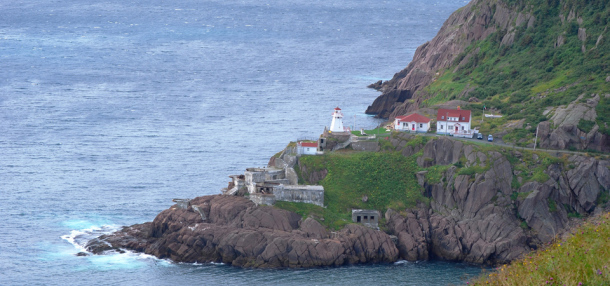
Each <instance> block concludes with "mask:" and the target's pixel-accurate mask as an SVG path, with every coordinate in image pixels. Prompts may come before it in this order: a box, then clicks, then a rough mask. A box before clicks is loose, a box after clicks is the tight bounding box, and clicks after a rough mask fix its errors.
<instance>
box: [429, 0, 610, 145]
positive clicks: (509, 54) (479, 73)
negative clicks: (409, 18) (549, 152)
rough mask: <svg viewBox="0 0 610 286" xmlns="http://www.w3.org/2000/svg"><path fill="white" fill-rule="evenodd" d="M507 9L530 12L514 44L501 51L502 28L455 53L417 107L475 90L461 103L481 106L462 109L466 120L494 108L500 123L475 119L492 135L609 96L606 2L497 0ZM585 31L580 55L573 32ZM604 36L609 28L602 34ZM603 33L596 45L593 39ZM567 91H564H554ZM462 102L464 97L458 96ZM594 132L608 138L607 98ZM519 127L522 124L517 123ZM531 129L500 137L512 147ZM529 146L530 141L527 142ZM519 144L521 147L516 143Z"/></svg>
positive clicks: (608, 10)
mask: <svg viewBox="0 0 610 286" xmlns="http://www.w3.org/2000/svg"><path fill="white" fill-rule="evenodd" d="M503 2H505V3H508V5H510V6H511V8H512V9H514V10H518V11H526V12H527V11H530V12H531V13H532V14H533V15H534V16H535V17H536V23H535V27H534V28H530V29H527V28H526V26H527V25H522V26H521V27H519V28H517V30H516V35H515V41H514V44H513V45H512V46H510V47H507V46H503V45H501V41H502V37H503V36H504V35H505V34H506V33H507V31H505V30H500V31H497V32H495V33H493V34H491V35H490V36H489V37H488V38H486V39H485V40H483V41H479V42H476V43H473V44H472V45H471V46H470V47H468V48H467V49H466V51H465V52H464V53H462V54H460V55H459V56H458V58H457V60H456V61H455V62H454V65H453V67H450V68H448V69H446V70H444V71H442V74H441V76H440V77H439V78H438V79H437V80H436V81H435V82H434V83H432V84H431V85H429V86H428V87H427V88H426V89H424V93H425V94H426V95H425V96H426V98H428V99H427V100H426V101H425V102H424V107H425V106H432V105H434V104H437V103H442V102H445V101H448V100H452V99H460V98H459V95H460V93H462V91H463V90H464V89H465V88H466V87H467V86H468V87H469V88H475V89H474V90H473V91H472V92H470V94H469V95H468V96H467V97H472V96H474V97H477V98H479V99H480V100H482V102H480V103H475V104H470V106H469V107H468V108H469V109H471V110H473V111H474V113H473V117H474V118H475V119H477V118H480V117H481V115H482V111H481V110H482V109H483V106H486V107H487V108H495V109H497V110H500V111H501V113H502V114H504V115H505V117H504V118H502V119H494V120H486V121H484V123H483V124H481V123H480V122H479V120H475V122H476V123H475V126H477V125H479V127H480V128H481V130H482V131H483V132H499V131H500V130H501V129H502V125H503V124H505V123H507V122H509V121H514V120H520V119H525V120H526V123H529V124H530V125H531V126H534V127H535V126H536V125H537V124H538V123H539V122H541V121H544V120H547V119H548V118H547V117H546V116H544V115H543V114H542V112H543V111H544V110H545V108H546V107H549V106H559V105H564V104H568V103H570V102H572V101H574V100H575V99H577V98H578V96H579V95H580V94H582V93H586V94H592V93H602V94H605V93H610V84H608V83H606V82H605V78H606V77H607V76H609V75H610V66H609V65H610V31H608V30H606V32H604V30H605V29H606V27H607V26H609V25H610V3H609V2H608V1H607V0H569V1H559V0H526V1H516V0H504V1H503ZM572 9H573V10H574V11H576V13H577V14H578V16H579V17H582V19H583V22H582V24H578V22H577V20H576V19H574V20H572V21H570V22H567V21H566V22H565V23H564V24H562V23H561V21H560V19H559V16H558V15H560V14H563V15H564V16H566V17H567V15H568V13H569V11H570V10H572ZM579 28H586V33H587V40H586V42H585V46H586V50H587V51H586V53H584V54H583V53H582V51H581V46H582V44H583V42H582V41H580V40H579V39H578V29H579ZM609 30H610V29H609ZM602 33H603V35H604V37H603V38H602V40H601V41H600V42H599V43H598V45H597V47H596V42H597V39H598V36H599V35H600V34H602ZM560 34H563V37H564V38H565V44H564V45H563V46H561V47H558V48H555V47H554V44H555V43H556V42H557V37H558V36H559V35H560ZM477 48H479V49H480V52H479V53H478V54H477V55H476V56H473V57H471V59H470V61H469V62H468V63H467V64H466V65H465V66H463V67H462V68H461V69H459V70H458V71H456V72H454V69H455V66H457V65H458V63H460V61H461V60H462V59H463V58H465V57H466V55H468V54H469V53H471V52H473V51H475V50H476V49H477ZM566 86H570V87H569V88H568V89H567V90H565V91H561V92H560V91H557V92H553V91H554V90H556V89H558V88H560V87H566ZM461 99H464V100H468V98H461ZM596 111H597V114H598V117H597V120H596V121H597V124H598V125H599V126H600V131H601V132H602V133H605V134H609V135H610V128H606V127H604V126H605V125H604V123H605V122H608V121H610V99H608V98H605V97H603V96H602V99H601V101H600V103H599V105H598V106H597V108H596ZM525 126H527V124H526V125H525ZM579 127H580V128H581V129H585V131H586V129H588V130H590V128H592V127H593V122H581V124H579ZM534 132H535V128H531V129H529V130H526V129H516V130H514V131H513V132H512V133H511V134H509V135H507V136H506V137H505V140H506V141H509V142H511V141H517V140H518V139H521V138H529V139H531V138H532V137H533V134H534ZM530 141H532V140H530ZM524 144H525V143H524Z"/></svg>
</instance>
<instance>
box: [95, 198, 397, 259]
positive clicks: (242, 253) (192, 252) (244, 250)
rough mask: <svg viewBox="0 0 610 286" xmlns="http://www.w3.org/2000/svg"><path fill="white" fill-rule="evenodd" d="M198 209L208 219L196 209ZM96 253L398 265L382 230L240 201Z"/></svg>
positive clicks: (185, 215)
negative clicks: (329, 226)
mask: <svg viewBox="0 0 610 286" xmlns="http://www.w3.org/2000/svg"><path fill="white" fill-rule="evenodd" d="M194 206H195V209H196V208H199V209H200V210H201V211H202V212H203V215H202V214H200V213H199V212H198V211H196V210H195V209H194V208H193V207H194ZM86 248H87V250H88V251H90V252H92V253H94V254H103V253H105V252H108V251H119V252H120V251H123V250H124V249H125V250H133V251H137V252H144V253H146V254H150V255H154V256H156V257H158V258H169V259H171V260H172V261H175V262H190V263H192V262H200V263H201V262H222V263H226V264H229V265H233V266H240V267H253V268H285V267H290V268H306V267H321V266H339V265H346V264H357V263H389V262H394V261H396V260H397V259H398V258H399V256H398V249H397V248H396V246H395V244H394V242H393V241H392V239H391V237H390V236H389V235H388V234H386V233H384V232H382V231H378V230H373V229H370V228H367V227H364V226H362V225H356V224H351V225H348V226H347V227H345V228H343V229H342V230H341V231H338V232H332V233H331V232H329V231H327V230H326V229H325V228H324V227H323V226H322V225H320V223H318V222H317V221H316V220H314V219H312V218H307V219H305V220H303V219H301V217H300V216H299V215H297V214H295V213H293V212H289V211H286V210H281V209H277V208H274V207H269V206H256V205H255V204H254V203H252V202H251V201H250V200H248V199H247V198H244V197H237V196H224V195H214V196H204V197H198V198H195V199H193V200H191V201H190V205H189V206H188V207H187V208H186V209H184V208H180V207H179V206H178V205H174V206H172V207H171V208H169V209H167V210H164V211H162V212H161V213H159V215H157V217H156V218H155V219H154V220H153V221H152V222H148V223H144V224H136V225H132V226H129V227H124V228H123V229H122V230H120V231H118V232H115V233H112V234H109V235H103V236H101V237H99V238H97V239H94V240H92V241H90V242H89V243H88V244H87V246H86Z"/></svg>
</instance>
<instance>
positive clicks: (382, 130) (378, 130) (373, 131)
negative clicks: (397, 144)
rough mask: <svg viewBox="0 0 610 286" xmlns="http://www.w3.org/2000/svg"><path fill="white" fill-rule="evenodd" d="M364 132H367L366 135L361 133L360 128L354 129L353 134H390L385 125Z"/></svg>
mask: <svg viewBox="0 0 610 286" xmlns="http://www.w3.org/2000/svg"><path fill="white" fill-rule="evenodd" d="M364 133H366V135H362V133H360V130H355V131H352V134H354V135H356V136H372V135H376V136H378V137H379V136H389V135H390V132H388V131H386V129H385V127H378V128H375V129H370V130H364Z"/></svg>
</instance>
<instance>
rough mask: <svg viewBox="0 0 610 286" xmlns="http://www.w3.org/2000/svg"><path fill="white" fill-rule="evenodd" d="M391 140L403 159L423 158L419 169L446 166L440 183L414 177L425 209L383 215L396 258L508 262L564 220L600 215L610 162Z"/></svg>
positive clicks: (557, 230) (558, 229) (560, 228)
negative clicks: (394, 243) (393, 239)
mask: <svg viewBox="0 0 610 286" xmlns="http://www.w3.org/2000/svg"><path fill="white" fill-rule="evenodd" d="M405 139H407V140H408V136H397V137H395V138H393V139H392V144H393V146H395V147H396V150H397V151H401V152H402V154H403V155H411V154H416V153H418V154H421V155H419V157H418V160H417V162H418V164H419V165H420V166H421V167H424V166H427V165H429V166H434V165H445V166H448V168H446V170H445V171H443V172H442V173H441V179H440V181H438V180H434V181H432V180H431V179H430V178H428V177H429V176H430V174H428V173H427V172H425V171H424V172H420V173H418V174H417V175H418V177H419V179H420V180H419V182H420V184H421V186H422V187H423V189H424V192H425V195H426V196H427V197H429V198H430V204H423V203H420V204H419V205H418V206H417V207H416V208H411V209H407V210H391V209H390V210H388V211H387V212H386V214H385V217H386V221H387V229H388V233H390V234H394V235H396V236H397V237H398V244H397V246H398V250H399V252H400V256H401V258H404V259H407V260H422V259H431V258H441V259H446V260H453V261H468V262H474V263H492V264H494V263H506V262H509V261H511V260H513V259H515V258H517V257H518V256H520V255H522V254H524V253H526V252H529V251H530V250H531V249H534V248H537V247H538V246H539V245H541V244H545V243H548V242H550V241H552V240H553V239H554V238H555V237H558V236H560V235H561V234H562V233H564V232H565V231H567V230H568V229H569V228H570V225H571V224H572V223H577V221H578V220H577V221H576V222H571V220H570V217H580V216H586V215H589V214H592V213H593V212H596V211H597V212H599V211H601V208H603V207H604V205H603V204H604V203H607V200H608V190H609V189H610V162H609V161H608V160H600V159H596V158H593V157H587V156H579V155H570V156H567V155H566V156H564V157H562V158H554V157H542V155H539V154H535V153H529V152H523V151H522V152H519V151H516V150H505V149H497V150H494V149H491V150H485V149H482V148H478V147H476V146H473V145H465V144H464V143H462V142H461V141H456V140H451V139H447V138H439V139H436V140H430V141H428V142H427V143H426V144H425V145H423V146H419V147H416V148H413V147H412V146H409V147H408V148H407V147H401V146H405V143H404V142H405V141H406V140H405Z"/></svg>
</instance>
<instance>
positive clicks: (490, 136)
mask: <svg viewBox="0 0 610 286" xmlns="http://www.w3.org/2000/svg"><path fill="white" fill-rule="evenodd" d="M487 141H489V142H493V141H494V137H493V136H492V135H491V134H489V136H487Z"/></svg>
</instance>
